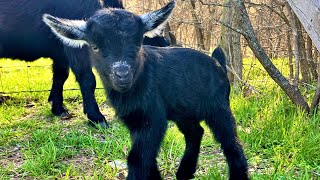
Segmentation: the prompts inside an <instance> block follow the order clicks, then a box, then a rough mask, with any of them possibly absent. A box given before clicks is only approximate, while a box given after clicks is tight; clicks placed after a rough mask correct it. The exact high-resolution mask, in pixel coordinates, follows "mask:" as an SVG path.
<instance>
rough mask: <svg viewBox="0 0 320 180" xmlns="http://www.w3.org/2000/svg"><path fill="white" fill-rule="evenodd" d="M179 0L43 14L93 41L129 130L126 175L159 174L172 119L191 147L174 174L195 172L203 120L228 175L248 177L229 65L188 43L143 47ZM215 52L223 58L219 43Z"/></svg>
mask: <svg viewBox="0 0 320 180" xmlns="http://www.w3.org/2000/svg"><path fill="white" fill-rule="evenodd" d="M174 6H175V1H172V2H170V3H169V4H168V5H166V6H165V7H163V8H162V9H160V10H157V11H154V12H151V13H148V14H144V15H142V16H137V15H134V14H132V13H130V12H128V11H125V10H119V9H103V10H100V11H98V12H96V13H95V14H94V15H93V16H92V17H90V18H89V19H88V20H87V21H83V20H65V19H60V18H57V17H53V16H51V15H44V16H43V20H44V22H45V23H46V24H47V25H48V26H49V27H50V28H51V29H52V31H53V32H54V33H55V34H56V35H57V36H58V37H59V38H60V40H61V41H62V42H63V43H64V44H66V45H68V46H72V47H81V46H83V45H85V44H86V45H89V46H90V47H91V48H90V59H91V60H92V62H93V64H94V65H95V67H96V69H97V70H98V73H99V75H100V77H101V79H102V81H103V84H104V87H105V90H106V93H107V96H108V98H109V100H110V102H111V104H112V106H113V107H114V108H115V111H116V113H117V115H118V116H119V117H120V119H121V120H122V122H123V123H124V124H125V125H126V126H127V127H128V129H129V130H130V134H131V138H132V148H131V150H130V153H129V156H128V167H129V174H128V177H127V179H130V180H131V179H135V180H144V179H152V180H154V179H161V175H160V172H159V169H158V166H157V162H156V157H157V154H158V151H159V149H160V145H161V142H162V140H163V137H164V135H165V132H166V129H167V119H170V120H172V121H174V122H175V123H176V124H177V126H178V128H179V130H180V131H181V132H182V133H183V134H184V137H185V141H186V150H185V153H184V156H183V158H182V160H181V164H180V166H179V169H178V171H177V173H176V175H177V178H178V179H190V178H193V174H194V172H195V170H196V164H197V159H198V154H199V150H200V143H201V138H202V135H203V132H204V130H203V128H202V127H201V126H200V121H201V120H203V119H204V120H205V122H206V124H207V125H208V126H209V128H210V129H211V130H212V132H213V134H214V136H215V138H216V140H217V141H218V142H220V143H221V148H222V149H223V152H224V154H225V156H226V159H227V162H228V165H229V174H230V179H248V174H247V162H246V158H245V156H244V153H243V150H242V147H241V145H240V143H239V141H238V138H237V134H236V126H235V120H234V117H233V115H232V112H231V110H230V103H229V93H230V86H229V82H228V78H227V75H226V71H225V68H224V67H222V66H221V65H220V63H219V62H218V61H216V60H215V59H213V58H211V57H209V56H207V55H205V54H203V53H200V52H198V51H195V50H192V49H187V48H159V47H152V46H142V45H141V44H142V41H143V36H144V35H152V36H153V35H156V34H158V33H159V32H160V31H161V28H163V25H164V24H165V23H166V21H167V19H168V17H169V15H170V14H171V13H172V10H173V8H174ZM214 57H219V58H220V62H225V56H224V54H223V52H222V50H221V49H220V48H218V49H217V50H216V51H215V53H214Z"/></svg>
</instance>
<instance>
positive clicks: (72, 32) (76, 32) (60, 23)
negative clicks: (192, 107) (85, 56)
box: [42, 14, 88, 48]
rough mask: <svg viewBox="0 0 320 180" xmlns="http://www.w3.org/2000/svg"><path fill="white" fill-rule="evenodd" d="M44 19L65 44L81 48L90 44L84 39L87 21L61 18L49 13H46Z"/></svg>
mask: <svg viewBox="0 0 320 180" xmlns="http://www.w3.org/2000/svg"><path fill="white" fill-rule="evenodd" d="M42 20H43V22H45V23H46V25H48V26H49V27H50V29H51V31H52V32H53V33H54V34H55V35H56V36H57V37H58V38H59V39H60V40H61V41H62V42H63V44H65V45H67V46H70V47H75V48H81V47H82V46H83V45H84V44H88V43H87V42H86V41H85V40H84V36H85V33H84V32H85V30H86V22H85V21H81V20H68V19H60V18H57V17H53V16H51V15H49V14H44V15H43V16H42Z"/></svg>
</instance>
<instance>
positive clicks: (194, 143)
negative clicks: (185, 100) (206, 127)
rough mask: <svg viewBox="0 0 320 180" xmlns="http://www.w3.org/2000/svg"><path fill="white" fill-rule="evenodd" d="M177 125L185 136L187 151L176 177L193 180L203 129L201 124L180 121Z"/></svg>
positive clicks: (180, 179) (179, 179)
mask: <svg viewBox="0 0 320 180" xmlns="http://www.w3.org/2000/svg"><path fill="white" fill-rule="evenodd" d="M177 125H178V128H179V130H180V131H181V132H182V133H183V134H184V138H185V142H186V149H185V152H184V155H183V158H182V160H181V163H180V166H179V169H178V171H177V173H176V176H177V179H178V180H182V179H192V178H194V176H193V174H194V173H195V171H196V167H197V161H198V156H199V150H200V144H201V139H202V135H203V128H202V127H201V126H200V124H199V122H195V123H188V122H183V121H182V122H181V121H179V122H178V123H177Z"/></svg>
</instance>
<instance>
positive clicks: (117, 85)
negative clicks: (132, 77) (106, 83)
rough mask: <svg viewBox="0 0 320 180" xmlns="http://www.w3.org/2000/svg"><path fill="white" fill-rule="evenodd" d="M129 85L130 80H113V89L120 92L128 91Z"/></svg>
mask: <svg viewBox="0 0 320 180" xmlns="http://www.w3.org/2000/svg"><path fill="white" fill-rule="evenodd" d="M131 86H132V84H131V82H113V89H114V90H116V91H118V92H121V93H124V92H127V91H129V90H130V88H131Z"/></svg>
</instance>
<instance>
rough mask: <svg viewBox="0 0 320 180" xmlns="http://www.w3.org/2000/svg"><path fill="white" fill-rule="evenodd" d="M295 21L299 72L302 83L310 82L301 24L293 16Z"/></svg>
mask: <svg viewBox="0 0 320 180" xmlns="http://www.w3.org/2000/svg"><path fill="white" fill-rule="evenodd" d="M294 17H295V21H296V25H297V29H298V50H299V54H300V61H299V62H300V70H301V75H302V82H306V83H308V82H310V81H311V78H310V73H309V63H308V61H307V57H306V56H307V55H306V46H305V40H304V37H303V29H302V26H301V23H300V21H299V19H298V18H297V16H295V15H294Z"/></svg>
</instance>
